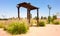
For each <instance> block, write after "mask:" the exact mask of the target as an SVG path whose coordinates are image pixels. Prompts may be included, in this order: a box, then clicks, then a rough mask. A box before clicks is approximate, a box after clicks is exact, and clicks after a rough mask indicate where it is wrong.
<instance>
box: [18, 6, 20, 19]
mask: <svg viewBox="0 0 60 36" xmlns="http://www.w3.org/2000/svg"><path fill="white" fill-rule="evenodd" d="M18 19H20V12H19V7H18Z"/></svg>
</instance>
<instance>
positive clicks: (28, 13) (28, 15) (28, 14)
mask: <svg viewBox="0 0 60 36" xmlns="http://www.w3.org/2000/svg"><path fill="white" fill-rule="evenodd" d="M27 20H28V23H29V24H30V10H29V9H27Z"/></svg>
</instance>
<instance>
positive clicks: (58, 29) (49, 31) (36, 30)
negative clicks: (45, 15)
mask: <svg viewBox="0 0 60 36" xmlns="http://www.w3.org/2000/svg"><path fill="white" fill-rule="evenodd" d="M0 36H11V35H10V34H8V33H6V31H3V30H0ZM13 36H60V25H46V27H30V29H29V31H28V32H27V33H26V34H21V35H13Z"/></svg>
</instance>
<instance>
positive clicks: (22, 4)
mask: <svg viewBox="0 0 60 36" xmlns="http://www.w3.org/2000/svg"><path fill="white" fill-rule="evenodd" d="M17 5H19V7H25V8H28V9H30V10H34V9H38V8H37V7H35V6H33V5H31V4H30V3H26V2H23V3H19V4H17Z"/></svg>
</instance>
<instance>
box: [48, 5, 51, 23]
mask: <svg viewBox="0 0 60 36" xmlns="http://www.w3.org/2000/svg"><path fill="white" fill-rule="evenodd" d="M48 9H49V17H50V10H51V6H50V5H48ZM49 24H50V19H49Z"/></svg>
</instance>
